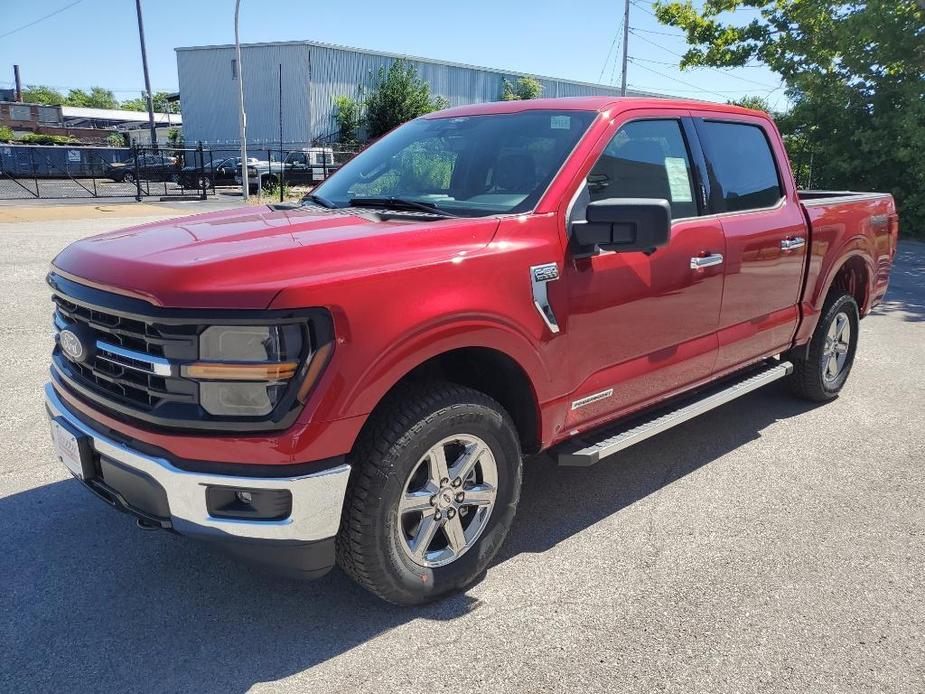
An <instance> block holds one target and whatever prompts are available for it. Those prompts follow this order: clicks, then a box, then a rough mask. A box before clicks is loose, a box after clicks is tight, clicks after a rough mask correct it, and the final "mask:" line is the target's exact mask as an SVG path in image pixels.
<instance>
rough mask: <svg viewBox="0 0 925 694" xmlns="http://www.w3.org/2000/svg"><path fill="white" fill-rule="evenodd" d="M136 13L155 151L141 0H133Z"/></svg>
mask: <svg viewBox="0 0 925 694" xmlns="http://www.w3.org/2000/svg"><path fill="white" fill-rule="evenodd" d="M135 13H136V14H137V15H138V38H139V39H140V40H141V67H142V68H143V69H144V73H145V92H146V93H147V97H148V125H149V126H150V127H151V146H152V147H153V148H154V151H155V152H156V151H157V128H155V127H154V99H153V97H152V96H151V78H150V77H148V51H147V50H146V49H145V25H144V22H143V21H142V19H141V0H135Z"/></svg>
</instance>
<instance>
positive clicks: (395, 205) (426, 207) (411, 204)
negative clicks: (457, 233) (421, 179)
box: [350, 195, 459, 217]
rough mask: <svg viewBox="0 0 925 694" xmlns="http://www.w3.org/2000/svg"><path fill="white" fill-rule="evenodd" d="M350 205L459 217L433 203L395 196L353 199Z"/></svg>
mask: <svg viewBox="0 0 925 694" xmlns="http://www.w3.org/2000/svg"><path fill="white" fill-rule="evenodd" d="M350 205H351V206H353V207H388V208H391V209H394V210H421V211H422V212H431V213H433V214H439V215H442V216H444V217H458V216H459V215H458V214H453V213H452V212H447V211H446V210H441V209H440V208H439V207H437V206H436V205H435V204H434V203H432V202H419V201H417V200H408V199H407V198H398V197H395V196H394V195H390V196H389V197H381V198H351V200H350Z"/></svg>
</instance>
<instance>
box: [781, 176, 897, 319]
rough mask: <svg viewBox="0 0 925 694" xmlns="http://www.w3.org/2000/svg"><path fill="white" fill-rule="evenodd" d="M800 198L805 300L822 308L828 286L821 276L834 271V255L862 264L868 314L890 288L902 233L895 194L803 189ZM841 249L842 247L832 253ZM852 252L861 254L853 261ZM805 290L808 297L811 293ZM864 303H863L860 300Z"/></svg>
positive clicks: (856, 254)
mask: <svg viewBox="0 0 925 694" xmlns="http://www.w3.org/2000/svg"><path fill="white" fill-rule="evenodd" d="M797 194H798V196H799V199H800V203H801V205H802V206H803V209H804V212H805V214H806V221H807V224H808V225H809V234H810V237H809V241H810V250H809V254H808V255H809V264H808V267H807V269H806V281H805V283H804V295H803V301H804V303H805V302H809V303H810V304H811V305H813V306H816V307H818V306H819V305H820V301H821V299H824V297H825V292H826V291H827V290H828V286H827V285H826V283H825V282H824V281H820V278H826V277H828V276H829V275H830V273H831V271H832V270H833V268H831V267H828V265H829V264H831V263H832V262H833V260H835V259H839V260H840V261H842V260H843V259H844V258H845V256H846V255H848V256H849V262H856V263H864V264H865V266H866V270H867V277H868V278H869V282H868V287H867V291H866V295H867V300H866V301H865V302H864V304H863V305H862V306H860V309H861V315H862V316H863V315H866V314H867V313H869V312H870V310H871V309H872V308H873V307H874V306H876V305H877V304H878V303H880V301H881V299H882V298H883V295H884V294H885V293H886V289H887V284H888V281H889V274H890V267H891V266H892V263H893V255H894V254H895V253H896V244H897V241H898V238H899V221H898V217H897V215H896V206H895V203H894V202H893V196H892V195H890V194H889V193H863V192H854V191H847V190H800V191H797ZM833 249H839V250H838V252H831V251H833ZM850 256H857V258H856V259H855V260H852V259H851V257H850ZM807 293H809V294H810V296H807ZM859 303H860V302H859Z"/></svg>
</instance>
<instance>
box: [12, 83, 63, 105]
mask: <svg viewBox="0 0 925 694" xmlns="http://www.w3.org/2000/svg"><path fill="white" fill-rule="evenodd" d="M22 100H23V101H24V102H25V103H27V104H44V105H46V106H59V105H60V104H63V103H64V101H65V99H64V94H62V93H61V92H59V91H58V90H57V89H52V88H51V87H46V86H44V85H41V84H30V85H27V86H26V88H25V89H23V90H22Z"/></svg>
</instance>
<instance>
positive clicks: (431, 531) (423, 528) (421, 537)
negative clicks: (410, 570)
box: [411, 515, 440, 560]
mask: <svg viewBox="0 0 925 694" xmlns="http://www.w3.org/2000/svg"><path fill="white" fill-rule="evenodd" d="M439 527H440V521H437V520H435V519H434V517H433V516H432V515H430V516H424V518H422V519H421V524H420V525H419V526H418V531H417V533H416V534H415V536H414V539H413V540H412V544H411V553H412V555H413V556H414V557H415V558H417V559H422V560H423V559H425V558H426V556H427V548H428V547H430V545H431V543H432V542H433V541H434V535H435V534H436V533H437V529H438V528H439Z"/></svg>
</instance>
